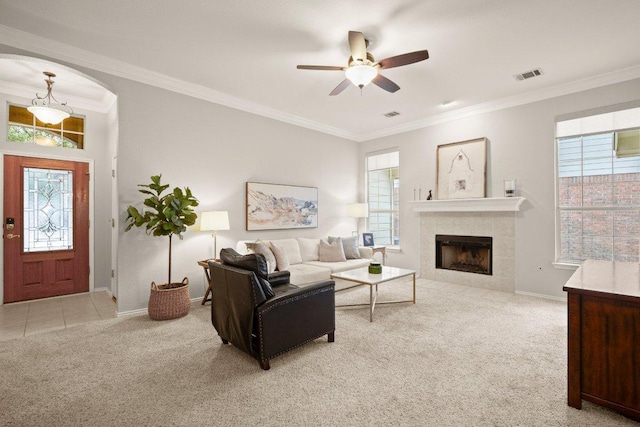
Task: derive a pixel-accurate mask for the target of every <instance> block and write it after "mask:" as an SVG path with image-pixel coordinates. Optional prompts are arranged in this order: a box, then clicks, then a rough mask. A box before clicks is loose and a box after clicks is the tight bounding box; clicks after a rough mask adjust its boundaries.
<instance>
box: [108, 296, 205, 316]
mask: <svg viewBox="0 0 640 427" xmlns="http://www.w3.org/2000/svg"><path fill="white" fill-rule="evenodd" d="M189 300H190V301H191V302H192V303H193V302H201V301H202V297H200V298H190V299H189ZM148 312H149V310H148V309H146V308H139V309H137V310H129V311H117V312H116V316H118V317H121V316H132V315H134V314H145V313H148Z"/></svg>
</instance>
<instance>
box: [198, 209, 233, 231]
mask: <svg viewBox="0 0 640 427" xmlns="http://www.w3.org/2000/svg"><path fill="white" fill-rule="evenodd" d="M210 230H213V231H220V230H229V213H228V212H227V211H210V212H202V217H201V218H200V231H210Z"/></svg>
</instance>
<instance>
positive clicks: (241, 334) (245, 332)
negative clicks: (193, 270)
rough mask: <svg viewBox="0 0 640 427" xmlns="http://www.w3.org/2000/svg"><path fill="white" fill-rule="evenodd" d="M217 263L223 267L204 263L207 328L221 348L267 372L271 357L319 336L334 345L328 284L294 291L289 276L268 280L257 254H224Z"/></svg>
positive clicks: (331, 295) (332, 302) (332, 305)
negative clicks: (208, 310) (208, 287)
mask: <svg viewBox="0 0 640 427" xmlns="http://www.w3.org/2000/svg"><path fill="white" fill-rule="evenodd" d="M220 258H221V260H222V263H218V262H213V261H209V270H210V272H211V289H212V297H211V298H212V300H211V323H212V324H213V326H214V327H215V329H216V331H217V332H218V335H219V336H220V338H221V339H222V342H223V343H224V344H228V343H229V342H231V343H232V344H233V345H234V346H236V347H237V348H239V349H240V350H242V351H244V352H245V353H248V354H250V355H251V356H253V357H255V358H256V359H258V362H259V363H260V366H261V367H262V369H265V370H266V369H269V367H270V365H269V360H270V359H272V358H273V357H275V356H278V355H280V354H282V353H284V352H287V351H289V350H292V349H294V348H296V347H299V346H301V345H303V344H305V343H307V342H310V341H313V340H315V339H316V338H319V337H321V336H323V335H327V336H328V340H329V342H333V340H334V331H335V292H334V288H335V283H334V281H333V280H327V281H323V282H318V283H315V284H312V285H309V286H305V287H302V288H298V287H297V286H294V285H292V284H290V283H289V274H288V272H276V273H275V274H272V276H269V275H268V274H267V262H266V260H265V258H264V256H263V255H261V254H249V255H240V254H238V253H237V252H235V251H234V250H233V249H223V250H222V251H221V252H220ZM269 278H271V280H272V281H273V282H272V283H278V285H274V286H272V283H270V282H269V280H268V279H269Z"/></svg>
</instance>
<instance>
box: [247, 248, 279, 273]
mask: <svg viewBox="0 0 640 427" xmlns="http://www.w3.org/2000/svg"><path fill="white" fill-rule="evenodd" d="M246 245H247V249H249V250H250V251H253V253H256V254H261V255H263V256H264V258H265V259H266V260H267V271H268V272H269V273H273V272H274V271H276V257H275V256H273V252H271V249H269V246H267V244H266V243H265V242H263V241H262V240H257V241H255V242H247V243H246Z"/></svg>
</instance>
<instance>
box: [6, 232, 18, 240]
mask: <svg viewBox="0 0 640 427" xmlns="http://www.w3.org/2000/svg"><path fill="white" fill-rule="evenodd" d="M5 237H6V238H7V239H15V238H16V237H20V235H19V234H11V233H9V234H6V235H5Z"/></svg>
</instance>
